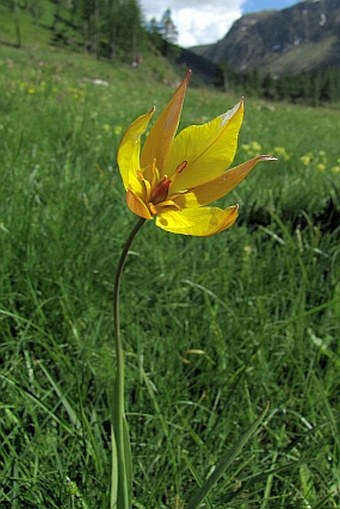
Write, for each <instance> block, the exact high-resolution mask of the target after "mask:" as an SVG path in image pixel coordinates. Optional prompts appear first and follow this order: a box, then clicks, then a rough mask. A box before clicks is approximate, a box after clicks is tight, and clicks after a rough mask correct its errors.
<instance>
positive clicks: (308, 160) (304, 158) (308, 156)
mask: <svg viewBox="0 0 340 509" xmlns="http://www.w3.org/2000/svg"><path fill="white" fill-rule="evenodd" d="M300 161H301V162H302V164H304V165H305V166H309V165H310V163H311V162H312V161H313V154H312V153H311V152H308V154H305V155H304V156H301V157H300Z"/></svg>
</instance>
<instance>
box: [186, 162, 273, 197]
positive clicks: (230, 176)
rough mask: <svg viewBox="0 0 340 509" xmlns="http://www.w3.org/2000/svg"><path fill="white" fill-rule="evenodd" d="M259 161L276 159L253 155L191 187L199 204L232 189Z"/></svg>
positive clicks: (223, 194)
mask: <svg viewBox="0 0 340 509" xmlns="http://www.w3.org/2000/svg"><path fill="white" fill-rule="evenodd" d="M260 161H276V157H273V156H266V155H263V156H258V157H254V158H253V159H250V160H249V161H247V162H245V163H243V164H240V165H239V166H235V168H231V169H230V170H228V171H226V172H225V173H223V174H222V175H219V176H218V177H216V178H215V179H214V180H211V181H210V182H207V183H206V184H202V185H201V186H197V187H195V188H194V189H192V193H193V194H194V195H195V196H196V199H197V202H198V203H199V205H206V204H208V203H211V202H213V201H215V200H218V199H219V198H222V196H225V195H226V194H227V193H229V192H230V191H232V189H234V187H236V186H237V185H238V184H239V183H240V182H242V180H243V179H244V178H245V177H246V176H247V175H248V174H249V173H250V172H251V170H252V169H253V168H254V167H255V166H256V165H257V163H259V162H260Z"/></svg>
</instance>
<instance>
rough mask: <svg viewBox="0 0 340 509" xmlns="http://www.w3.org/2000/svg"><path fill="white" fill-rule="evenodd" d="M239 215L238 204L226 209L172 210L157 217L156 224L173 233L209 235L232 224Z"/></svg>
mask: <svg viewBox="0 0 340 509" xmlns="http://www.w3.org/2000/svg"><path fill="white" fill-rule="evenodd" d="M237 216H238V205H234V206H232V207H229V208H228V209H226V210H222V209H219V208H216V207H214V208H213V207H201V208H194V209H184V210H182V211H180V212H178V211H173V210H170V211H165V212H163V213H161V214H159V215H158V216H157V217H156V225H157V226H158V227H159V228H162V229H163V230H166V231H168V232H171V233H180V234H182V235H194V236H197V237H209V236H210V235H214V234H215V233H219V232H221V231H223V230H226V229H227V228H229V227H230V226H232V225H233V224H234V222H235V221H236V219H237Z"/></svg>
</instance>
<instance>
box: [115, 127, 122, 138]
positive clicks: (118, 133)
mask: <svg viewBox="0 0 340 509" xmlns="http://www.w3.org/2000/svg"><path fill="white" fill-rule="evenodd" d="M122 130H123V128H122V126H121V125H116V126H115V127H114V128H113V133H114V134H115V135H116V136H120V135H121V134H122Z"/></svg>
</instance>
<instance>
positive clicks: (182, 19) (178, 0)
mask: <svg viewBox="0 0 340 509" xmlns="http://www.w3.org/2000/svg"><path fill="white" fill-rule="evenodd" d="M244 2H245V0H209V1H206V0H188V1H185V0H184V1H183V0H156V1H153V2H151V1H148V0H140V5H141V7H142V11H143V13H144V17H145V19H146V20H149V19H151V18H152V17H155V18H157V19H160V18H161V16H162V15H163V13H164V11H165V10H166V9H171V17H172V19H173V21H174V23H175V25H176V27H177V30H178V32H179V38H178V44H179V45H180V46H183V47H189V46H195V45H197V44H209V43H212V42H216V41H217V40H218V39H221V38H222V37H224V36H225V34H226V33H227V32H228V30H229V28H230V27H231V25H232V24H233V22H234V21H235V20H236V19H238V18H239V17H240V16H241V14H242V12H241V7H242V4H244Z"/></svg>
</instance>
